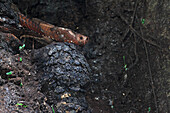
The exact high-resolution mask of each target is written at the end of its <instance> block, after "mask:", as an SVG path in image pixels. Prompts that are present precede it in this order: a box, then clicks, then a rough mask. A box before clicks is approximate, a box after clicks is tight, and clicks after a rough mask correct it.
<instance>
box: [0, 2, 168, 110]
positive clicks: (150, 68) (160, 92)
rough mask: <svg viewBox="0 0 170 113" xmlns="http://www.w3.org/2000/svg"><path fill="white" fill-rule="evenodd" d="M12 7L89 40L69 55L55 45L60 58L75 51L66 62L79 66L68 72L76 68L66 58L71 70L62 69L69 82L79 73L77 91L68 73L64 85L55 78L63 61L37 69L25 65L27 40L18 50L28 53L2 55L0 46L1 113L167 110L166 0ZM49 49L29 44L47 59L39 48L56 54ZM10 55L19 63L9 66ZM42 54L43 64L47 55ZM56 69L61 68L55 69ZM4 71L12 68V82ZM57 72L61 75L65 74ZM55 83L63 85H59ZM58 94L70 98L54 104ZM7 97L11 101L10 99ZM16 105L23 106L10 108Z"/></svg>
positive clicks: (31, 62)
mask: <svg viewBox="0 0 170 113" xmlns="http://www.w3.org/2000/svg"><path fill="white" fill-rule="evenodd" d="M2 1H7V0H2ZM13 3H14V4H15V5H16V6H17V7H18V9H19V10H20V11H21V12H22V13H23V14H24V15H27V16H28V17H34V18H39V19H42V20H44V21H46V22H48V23H51V24H53V25H56V26H62V27H66V28H69V29H72V30H74V31H77V32H80V33H81V34H85V35H87V36H89V37H90V41H89V43H88V44H87V45H85V46H84V47H83V48H81V47H73V48H75V50H74V49H73V48H72V46H71V45H68V44H64V45H63V44H60V43H59V45H58V46H62V47H64V48H67V47H66V46H68V48H69V49H71V50H66V52H65V50H64V49H62V51H63V53H62V55H63V56H66V57H67V56H69V52H70V51H71V52H72V51H76V53H75V54H76V55H78V56H77V57H75V58H76V59H74V61H75V62H76V60H78V61H79V62H77V63H78V66H79V68H74V67H76V66H77V64H74V63H73V64H72V63H71V62H72V61H71V60H69V61H68V64H71V68H70V69H71V70H73V72H75V73H77V74H76V76H79V74H80V75H81V77H80V78H79V79H80V80H81V81H82V82H80V83H82V86H81V85H80V84H79V82H77V78H75V79H74V76H73V75H72V74H71V72H70V71H68V72H70V79H68V76H65V75H62V74H61V73H60V72H62V71H63V70H64V69H66V68H67V67H69V66H68V65H67V62H66V59H63V58H62V57H59V60H58V61H56V63H55V60H54V61H52V60H49V59H47V60H40V61H41V64H37V62H34V60H31V59H32V57H33V56H32V53H31V51H32V39H26V48H25V51H26V52H27V53H28V54H26V53H25V52H24V51H23V52H21V53H17V52H15V51H14V50H13V49H10V48H11V47H10V46H11V45H9V44H6V43H5V42H4V41H1V42H2V44H1V48H2V49H1V52H0V58H1V59H0V75H1V76H0V77H1V78H0V85H1V89H0V90H1V93H0V96H1V97H0V103H1V104H3V105H2V106H3V107H0V108H1V109H0V110H2V111H4V112H9V111H7V109H6V108H5V106H8V107H9V108H10V109H12V110H18V109H19V110H20V112H23V113H25V112H28V113H29V112H52V110H53V109H52V107H51V105H54V106H55V105H56V104H57V103H58V104H57V106H55V107H54V108H55V111H56V112H60V111H61V112H66V111H69V112H92V113H169V112H170V109H169V108H170V106H169V104H170V103H169V99H170V93H169V90H170V85H169V84H170V78H169V75H170V52H169V51H170V50H169V49H170V45H169V44H170V35H169V34H170V33H169V20H168V10H169V8H168V0H164V1H159V0H64V1H63V0H60V1H58V0H53V1H51V0H13ZM19 35H20V34H18V36H19ZM22 41H23V40H22ZM54 45H55V44H54ZM54 45H53V46H52V45H48V46H45V45H41V44H40V43H38V42H35V49H38V50H37V51H41V52H42V55H44V54H47V53H46V51H44V50H43V49H42V47H45V48H46V49H49V48H51V50H52V48H55V47H56V48H58V47H57V46H54ZM7 48H8V49H7ZM12 48H13V46H12ZM59 48H60V47H59ZM43 51H44V54H43ZM78 51H79V52H78ZM34 52H35V51H34ZM34 52H33V53H34ZM16 53H17V54H16ZM52 53H53V52H52ZM54 54H60V53H59V52H56V53H55V52H54ZM17 55H18V56H22V57H23V62H22V64H21V63H20V62H18V61H17V59H16V58H18V56H17ZM62 55H61V56H62ZM47 56H48V55H47ZM49 56H50V58H51V57H53V54H51V55H49ZM66 57H64V58H66ZM73 57H74V54H71V56H70V58H73ZM42 58H43V57H42ZM55 58H56V57H54V58H52V59H55ZM24 59H25V60H24ZM12 61H15V63H13V62H12ZM50 61H51V63H52V65H50ZM63 62H64V64H62V63H63ZM83 63H84V64H83ZM46 64H47V65H46ZM57 65H60V66H61V67H60V68H57V67H56V66H57ZM38 66H42V68H41V67H39V68H40V70H39V68H37V67H38ZM43 66H45V67H46V68H44V67H43ZM62 66H65V67H62ZM21 67H22V68H21ZM47 68H49V69H52V70H51V71H49V69H47ZM11 69H14V70H16V71H15V74H14V78H13V79H11V78H10V79H9V78H8V77H6V76H5V75H4V74H5V73H7V72H9V71H10V70H11ZM41 69H42V70H41ZM57 69H59V70H57ZM17 70H20V71H17ZM61 70H62V71H61ZM82 70H83V71H82ZM87 70H90V71H87ZM49 72H50V74H49ZM53 72H57V73H59V75H57V74H54V73H53ZM63 72H64V73H67V74H68V72H67V70H64V71H63ZM37 73H39V74H37ZM48 75H50V76H48ZM55 76H57V77H55ZM41 77H44V78H43V79H44V81H42V80H43V79H42V78H41ZM72 77H73V78H72ZM40 78H41V79H40ZM82 78H85V79H82ZM23 79H24V80H23ZM58 80H61V83H62V84H64V85H60V84H61V83H60V82H57V81H58ZM69 80H71V81H69ZM74 80H75V81H74ZM21 81H22V82H23V86H22V87H21V86H20V83H21ZM68 81H69V82H68ZM47 82H49V83H50V84H48V85H47V86H48V87H44V89H48V90H45V91H46V92H44V90H42V87H43V84H46V83H47ZM68 83H69V84H68ZM41 84H42V86H41ZM77 84H79V85H77ZM76 86H77V87H76ZM28 89H30V90H28ZM54 91H56V92H54ZM16 92H17V93H16ZM63 92H65V93H63ZM76 92H77V93H76ZM62 94H63V95H64V96H66V97H70V96H69V94H73V95H74V96H73V97H72V98H61V97H63V96H62ZM5 95H9V97H6V96H5ZM10 95H14V96H13V98H11V97H12V96H10ZM34 95H35V96H34ZM38 95H40V96H39V98H38V97H37V96H38ZM21 97H22V98H21ZM7 100H10V103H9V102H8V101H7ZM22 101H23V103H24V105H29V107H23V106H19V105H17V106H16V105H15V104H16V103H17V102H22ZM64 102H66V103H71V104H66V103H64ZM11 106H15V107H11ZM5 110H6V111H5ZM24 110H25V111H24ZM57 110H59V111H57Z"/></svg>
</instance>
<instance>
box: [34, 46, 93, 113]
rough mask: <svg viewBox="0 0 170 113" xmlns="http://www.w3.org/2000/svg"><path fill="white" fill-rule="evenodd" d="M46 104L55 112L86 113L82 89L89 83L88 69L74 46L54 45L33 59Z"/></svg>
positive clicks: (38, 51) (42, 49)
mask: <svg viewBox="0 0 170 113" xmlns="http://www.w3.org/2000/svg"><path fill="white" fill-rule="evenodd" d="M33 59H34V62H36V65H37V69H38V70H39V73H41V76H40V79H41V80H40V82H41V85H42V88H41V89H42V92H43V93H44V94H45V95H46V96H47V101H48V103H50V104H54V109H55V110H56V111H57V112H59V113H62V112H65V111H70V112H76V111H77V112H78V111H79V112H85V111H86V112H89V110H88V105H87V103H86V100H85V94H84V92H86V91H85V89H84V88H85V87H87V85H88V84H89V82H90V78H89V74H90V68H89V65H88V63H87V61H86V59H85V57H84V56H83V55H82V53H80V52H79V51H78V50H77V49H76V46H75V45H74V44H68V43H54V44H50V45H48V46H46V47H43V48H41V49H39V50H35V52H34V55H33Z"/></svg>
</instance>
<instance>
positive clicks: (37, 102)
mask: <svg viewBox="0 0 170 113" xmlns="http://www.w3.org/2000/svg"><path fill="white" fill-rule="evenodd" d="M1 43H2V42H1ZM8 48H9V47H8ZM21 53H22V52H21ZM20 55H21V54H20ZM19 57H22V58H23V59H24V60H23V61H22V62H19V61H18V58H19ZM33 67H34V66H32V65H31V62H30V60H29V57H28V56H24V55H23V56H22V55H21V56H19V55H17V54H16V55H14V54H12V53H11V52H8V51H6V50H5V49H2V48H0V113H16V112H20V113H41V112H43V113H52V109H51V107H50V106H49V105H48V104H47V103H46V102H45V96H44V95H43V94H42V93H41V92H40V91H38V90H39V83H38V82H37V78H36V74H35V73H36V72H35V71H34V70H32V69H31V68H33ZM9 72H12V73H11V74H9V75H7V73H9ZM17 103H22V104H23V105H22V106H21V105H17ZM23 106H26V107H23Z"/></svg>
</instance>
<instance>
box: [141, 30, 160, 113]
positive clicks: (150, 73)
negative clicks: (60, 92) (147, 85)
mask: <svg viewBox="0 0 170 113" xmlns="http://www.w3.org/2000/svg"><path fill="white" fill-rule="evenodd" d="M140 31H141V33H142V36H143V32H142V30H141V28H140ZM143 45H144V47H145V52H146V57H147V62H148V70H149V75H150V80H151V86H152V92H153V96H154V102H155V107H156V113H158V104H157V100H156V94H155V89H154V84H153V78H152V72H151V67H150V61H149V55H148V50H147V46H146V42H145V40H143Z"/></svg>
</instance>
